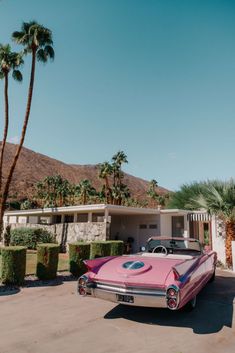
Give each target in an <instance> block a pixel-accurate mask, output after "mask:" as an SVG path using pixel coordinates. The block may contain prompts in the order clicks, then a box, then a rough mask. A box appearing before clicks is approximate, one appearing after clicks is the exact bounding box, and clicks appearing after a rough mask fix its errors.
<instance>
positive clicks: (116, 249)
mask: <svg viewBox="0 0 235 353" xmlns="http://www.w3.org/2000/svg"><path fill="white" fill-rule="evenodd" d="M108 242H109V243H110V245H111V249H110V256H121V255H123V252H124V242H123V241H122V240H110V241H108Z"/></svg>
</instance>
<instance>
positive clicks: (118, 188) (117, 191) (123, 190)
mask: <svg viewBox="0 0 235 353" xmlns="http://www.w3.org/2000/svg"><path fill="white" fill-rule="evenodd" d="M112 196H113V200H114V204H115V205H119V206H120V205H122V204H125V202H126V201H127V200H128V199H129V198H130V196H131V194H130V190H129V188H128V186H127V185H125V184H122V183H121V184H120V185H114V186H113V187H112Z"/></svg>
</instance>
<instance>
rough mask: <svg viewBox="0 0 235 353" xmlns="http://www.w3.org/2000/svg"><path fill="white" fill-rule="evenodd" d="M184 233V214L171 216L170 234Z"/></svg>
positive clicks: (175, 235)
mask: <svg viewBox="0 0 235 353" xmlns="http://www.w3.org/2000/svg"><path fill="white" fill-rule="evenodd" d="M183 235H184V216H172V236H173V237H183Z"/></svg>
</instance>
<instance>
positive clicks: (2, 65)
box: [0, 44, 24, 192]
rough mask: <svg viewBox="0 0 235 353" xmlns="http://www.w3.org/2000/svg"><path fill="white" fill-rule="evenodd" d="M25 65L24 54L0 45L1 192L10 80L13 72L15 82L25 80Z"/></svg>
mask: <svg viewBox="0 0 235 353" xmlns="http://www.w3.org/2000/svg"><path fill="white" fill-rule="evenodd" d="M23 63H24V61H23V58H22V54H20V53H16V52H13V51H12V50H11V46H10V45H9V44H6V45H3V44H0V79H4V100H5V124H4V132H3V139H2V143H1V149H0V192H1V189H2V167H3V156H4V150H5V145H6V141H7V134H8V125H9V101H8V78H9V73H10V72H12V77H13V79H14V80H16V81H18V82H21V81H22V79H23V76H22V73H21V72H20V70H19V67H20V66H21V65H22V64H23Z"/></svg>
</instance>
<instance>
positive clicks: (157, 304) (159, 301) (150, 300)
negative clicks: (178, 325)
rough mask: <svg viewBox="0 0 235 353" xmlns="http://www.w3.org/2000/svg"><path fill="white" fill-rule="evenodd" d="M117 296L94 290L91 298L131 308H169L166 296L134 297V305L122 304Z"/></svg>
mask: <svg viewBox="0 0 235 353" xmlns="http://www.w3.org/2000/svg"><path fill="white" fill-rule="evenodd" d="M117 294H119V293H114V292H110V291H105V290H103V289H98V288H94V289H92V293H91V296H92V297H95V298H99V299H103V300H107V301H110V302H113V303H117V304H123V305H130V306H144V307H151V308H167V304H166V298H165V297H164V296H153V295H133V297H134V303H130V302H122V301H119V300H118V297H117Z"/></svg>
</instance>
